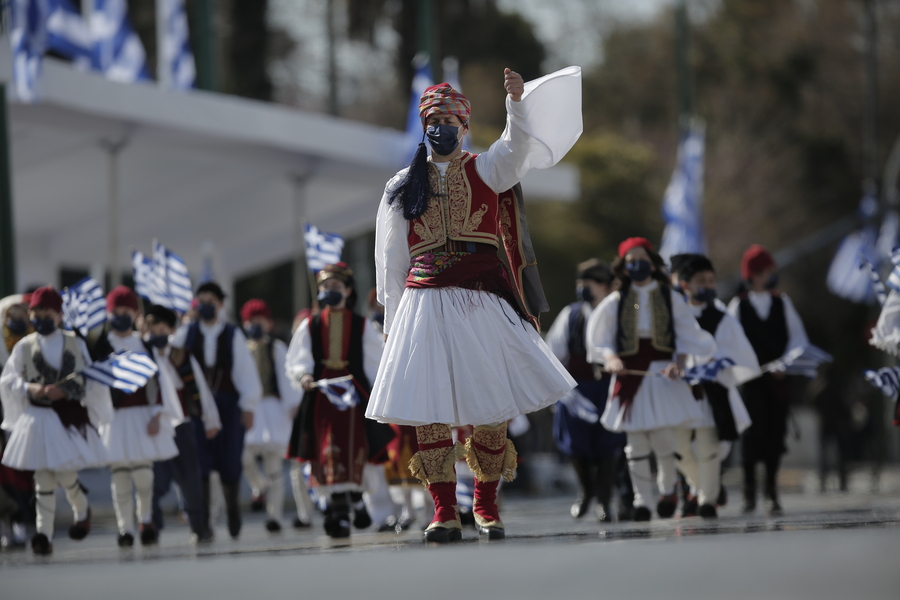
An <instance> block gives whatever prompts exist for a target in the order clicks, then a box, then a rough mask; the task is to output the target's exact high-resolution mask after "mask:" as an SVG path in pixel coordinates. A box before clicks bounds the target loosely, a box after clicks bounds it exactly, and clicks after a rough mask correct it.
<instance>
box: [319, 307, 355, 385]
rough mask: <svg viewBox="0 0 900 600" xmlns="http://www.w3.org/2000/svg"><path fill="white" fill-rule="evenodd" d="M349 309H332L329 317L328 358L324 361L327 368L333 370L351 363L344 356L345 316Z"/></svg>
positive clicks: (343, 367)
mask: <svg viewBox="0 0 900 600" xmlns="http://www.w3.org/2000/svg"><path fill="white" fill-rule="evenodd" d="M347 314H348V313H347V311H344V310H335V311H331V315H330V317H329V319H328V358H326V359H325V360H324V361H322V364H324V365H325V366H326V367H327V368H329V369H332V370H335V371H337V370H340V369H346V368H347V365H348V364H350V363H348V362H347V361H346V360H343V357H344V325H345V323H344V318H345V317H346V316H347Z"/></svg>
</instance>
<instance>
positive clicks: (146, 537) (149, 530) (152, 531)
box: [141, 523, 159, 546]
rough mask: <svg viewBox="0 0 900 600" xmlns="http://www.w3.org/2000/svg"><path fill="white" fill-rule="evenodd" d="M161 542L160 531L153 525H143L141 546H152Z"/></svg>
mask: <svg viewBox="0 0 900 600" xmlns="http://www.w3.org/2000/svg"><path fill="white" fill-rule="evenodd" d="M158 542H159V531H157V529H156V525H154V524H153V523H141V545H142V546H152V545H153V544H156V543H158Z"/></svg>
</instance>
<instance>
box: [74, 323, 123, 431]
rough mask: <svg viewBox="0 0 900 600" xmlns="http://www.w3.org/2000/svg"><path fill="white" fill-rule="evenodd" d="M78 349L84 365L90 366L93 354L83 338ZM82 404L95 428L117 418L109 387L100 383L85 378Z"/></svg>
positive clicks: (79, 341) (79, 340)
mask: <svg viewBox="0 0 900 600" xmlns="http://www.w3.org/2000/svg"><path fill="white" fill-rule="evenodd" d="M78 347H79V348H80V349H81V355H82V356H83V357H84V364H85V365H87V366H90V365H91V363H92V362H93V361H92V360H91V354H90V352H88V347H87V344H86V343H85V341H84V340H83V339H81V338H79V339H78ZM81 403H82V404H83V405H84V407H85V408H86V409H87V411H88V418H89V419H90V420H91V423H92V424H93V425H94V427H100V426H101V425H106V424H107V423H111V422H112V420H113V417H114V416H115V409H114V408H113V403H112V396H111V395H110V393H109V387H108V386H106V385H104V384H102V383H100V382H99V381H94V380H93V379H88V378H87V377H85V378H84V398H83V399H82V401H81Z"/></svg>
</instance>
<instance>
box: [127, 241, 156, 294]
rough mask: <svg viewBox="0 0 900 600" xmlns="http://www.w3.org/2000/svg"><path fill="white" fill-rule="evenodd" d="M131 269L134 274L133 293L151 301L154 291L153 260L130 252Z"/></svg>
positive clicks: (139, 253)
mask: <svg viewBox="0 0 900 600" xmlns="http://www.w3.org/2000/svg"><path fill="white" fill-rule="evenodd" d="M131 268H132V271H133V272H134V293H135V294H137V295H138V296H141V297H142V298H146V299H147V300H151V298H153V289H154V284H153V259H152V258H150V257H147V256H144V254H143V253H142V252H132V253H131ZM151 301H152V300H151Z"/></svg>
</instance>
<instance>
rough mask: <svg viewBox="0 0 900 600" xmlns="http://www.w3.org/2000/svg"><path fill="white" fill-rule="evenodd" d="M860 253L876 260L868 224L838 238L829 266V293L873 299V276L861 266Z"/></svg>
mask: <svg viewBox="0 0 900 600" xmlns="http://www.w3.org/2000/svg"><path fill="white" fill-rule="evenodd" d="M860 255H862V256H864V257H866V259H867V260H868V261H869V262H871V263H872V264H874V265H876V266H877V264H878V262H879V261H878V256H877V255H876V253H875V232H874V231H873V230H872V229H871V228H865V229H863V230H861V231H854V232H853V233H850V234H848V235H847V237H845V238H844V239H843V241H841V245H840V246H838V250H837V252H836V253H835V255H834V259H833V260H832V261H831V266H830V267H829V268H828V279H827V283H828V289H829V290H830V291H831V293H832V294H834V295H836V296H840V297H841V298H844V299H845V300H850V301H851V302H857V303H860V304H872V303H873V302H875V301H876V298H875V290H874V288H873V287H872V279H871V278H870V277H869V275H867V274H866V273H864V272H863V271H861V270H860V268H859V257H860Z"/></svg>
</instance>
